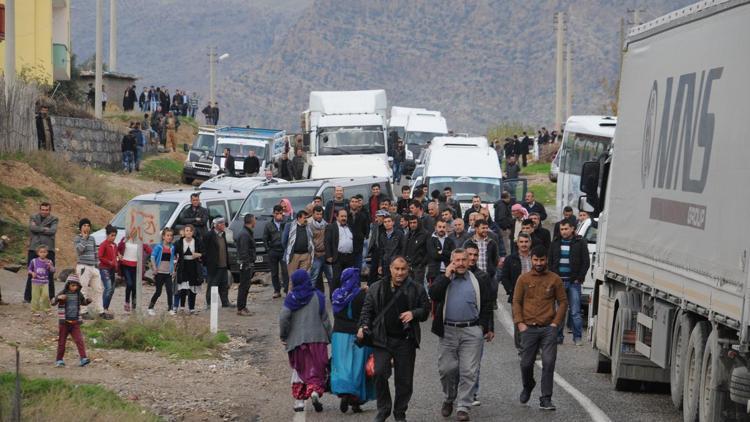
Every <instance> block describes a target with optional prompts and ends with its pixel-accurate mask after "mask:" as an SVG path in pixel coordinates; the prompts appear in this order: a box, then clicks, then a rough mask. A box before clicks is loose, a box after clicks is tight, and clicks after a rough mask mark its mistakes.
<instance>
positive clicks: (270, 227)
mask: <svg viewBox="0 0 750 422" xmlns="http://www.w3.org/2000/svg"><path fill="white" fill-rule="evenodd" d="M286 224H287V223H286V221H284V208H282V207H281V205H274V206H273V220H271V221H270V222H269V223H268V224H266V226H265V227H264V228H263V246H265V248H266V252H267V253H268V260H269V262H270V264H271V284H273V297H274V299H275V298H278V297H281V287H282V286H281V285H282V283H283V284H284V293H286V292H287V291H289V273H288V272H287V267H286V265H284V262H283V259H284V246H283V244H282V243H281V235H282V233H284V226H285V225H286ZM279 268H281V280H279Z"/></svg>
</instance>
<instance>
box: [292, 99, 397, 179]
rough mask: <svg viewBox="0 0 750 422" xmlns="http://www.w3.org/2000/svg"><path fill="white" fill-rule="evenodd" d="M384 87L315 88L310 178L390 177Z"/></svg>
mask: <svg viewBox="0 0 750 422" xmlns="http://www.w3.org/2000/svg"><path fill="white" fill-rule="evenodd" d="M386 111H387V99H386V95H385V91H384V90H382V89H380V90H370V91H313V92H311V93H310V104H309V109H308V110H307V111H305V113H304V115H303V121H304V122H305V124H307V125H308V127H307V128H305V129H306V131H308V132H309V139H310V153H309V154H308V160H307V161H308V169H307V173H306V174H307V175H308V178H310V179H322V178H330V177H372V176H377V177H390V176H391V168H390V165H389V161H388V155H387V149H388V145H387V142H386Z"/></svg>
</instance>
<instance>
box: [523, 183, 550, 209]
mask: <svg viewBox="0 0 750 422" xmlns="http://www.w3.org/2000/svg"><path fill="white" fill-rule="evenodd" d="M529 190H530V191H531V192H534V198H536V200H537V201H538V202H541V203H542V204H544V206H545V207H547V208H549V207H552V208H554V207H555V204H556V203H557V201H556V198H555V196H557V185H555V184H554V183H550V182H543V183H540V184H533V185H529Z"/></svg>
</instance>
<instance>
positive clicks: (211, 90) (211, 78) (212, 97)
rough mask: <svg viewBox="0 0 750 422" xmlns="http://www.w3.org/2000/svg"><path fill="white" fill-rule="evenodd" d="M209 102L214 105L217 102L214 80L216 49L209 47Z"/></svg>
mask: <svg viewBox="0 0 750 422" xmlns="http://www.w3.org/2000/svg"><path fill="white" fill-rule="evenodd" d="M208 63H209V65H208V101H209V102H210V103H211V104H213V103H215V102H216V97H215V95H214V79H215V78H216V49H215V48H214V47H208Z"/></svg>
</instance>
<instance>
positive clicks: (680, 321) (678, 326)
mask: <svg viewBox="0 0 750 422" xmlns="http://www.w3.org/2000/svg"><path fill="white" fill-rule="evenodd" d="M694 325H695V322H694V321H693V318H691V317H690V315H688V314H683V313H682V311H679V313H678V314H677V318H676V319H675V323H674V329H673V330H672V349H671V356H670V362H669V388H670V390H671V393H672V404H674V407H675V408H677V409H682V394H683V390H684V380H685V371H684V368H683V366H682V364H683V360H684V358H685V355H686V354H687V346H688V341H689V340H690V332H691V331H692V330H693V326H694Z"/></svg>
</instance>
